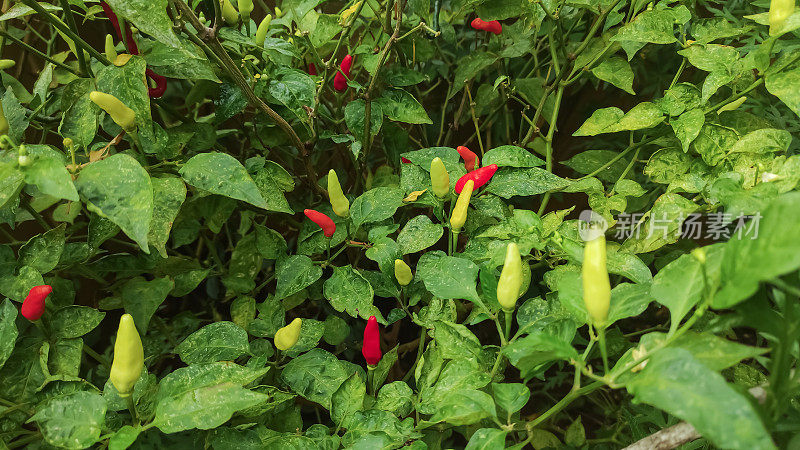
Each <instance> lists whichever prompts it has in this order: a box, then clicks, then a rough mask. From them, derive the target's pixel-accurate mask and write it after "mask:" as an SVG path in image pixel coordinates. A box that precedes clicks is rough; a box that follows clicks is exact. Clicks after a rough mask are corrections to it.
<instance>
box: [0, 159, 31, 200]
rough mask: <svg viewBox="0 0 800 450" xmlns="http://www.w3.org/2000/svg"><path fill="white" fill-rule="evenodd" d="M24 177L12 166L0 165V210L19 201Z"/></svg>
mask: <svg viewBox="0 0 800 450" xmlns="http://www.w3.org/2000/svg"><path fill="white" fill-rule="evenodd" d="M24 179H25V177H24V175H23V174H22V172H20V171H19V169H17V168H16V167H14V165H13V164H5V163H0V208H2V207H4V206H6V205H7V204H10V203H11V202H12V201H13V200H14V199H17V200H19V197H18V196H19V191H20V190H21V189H22V187H23V185H24Z"/></svg>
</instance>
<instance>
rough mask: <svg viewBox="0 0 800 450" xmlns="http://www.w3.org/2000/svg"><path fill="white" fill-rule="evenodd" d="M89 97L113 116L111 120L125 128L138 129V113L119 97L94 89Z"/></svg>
mask: <svg viewBox="0 0 800 450" xmlns="http://www.w3.org/2000/svg"><path fill="white" fill-rule="evenodd" d="M89 98H90V99H91V100H92V101H93V102H94V103H95V104H96V105H97V106H99V107H100V108H102V109H103V111H105V112H106V113H107V114H108V115H109V116H111V120H113V121H114V122H115V123H116V124H117V125H119V126H120V127H122V129H123V130H125V131H128V132H130V131H134V130H135V129H136V113H134V112H133V110H132V109H130V108H128V107H127V106H125V104H124V103H122V102H121V101H120V100H119V99H118V98H117V97H114V96H113V95H111V94H106V93H105V92H99V91H92V92H91V93H89Z"/></svg>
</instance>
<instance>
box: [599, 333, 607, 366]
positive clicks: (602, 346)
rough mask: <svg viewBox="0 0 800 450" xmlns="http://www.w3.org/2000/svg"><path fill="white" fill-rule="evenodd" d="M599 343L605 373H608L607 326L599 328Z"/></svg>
mask: <svg viewBox="0 0 800 450" xmlns="http://www.w3.org/2000/svg"><path fill="white" fill-rule="evenodd" d="M597 343H598V344H599V345H600V355H602V357H603V374H608V350H607V349H606V328H605V327H599V328H598V329H597Z"/></svg>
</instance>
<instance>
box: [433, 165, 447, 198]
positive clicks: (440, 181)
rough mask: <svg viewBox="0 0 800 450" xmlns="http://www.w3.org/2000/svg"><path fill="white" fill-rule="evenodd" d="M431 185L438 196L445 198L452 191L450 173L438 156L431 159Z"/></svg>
mask: <svg viewBox="0 0 800 450" xmlns="http://www.w3.org/2000/svg"><path fill="white" fill-rule="evenodd" d="M431 186H432V187H433V193H434V194H436V196H437V197H439V198H443V197H444V196H445V195H447V193H448V192H450V174H448V173H447V169H446V168H445V167H444V162H442V158H439V157H438V156H437V157H436V158H433V161H431Z"/></svg>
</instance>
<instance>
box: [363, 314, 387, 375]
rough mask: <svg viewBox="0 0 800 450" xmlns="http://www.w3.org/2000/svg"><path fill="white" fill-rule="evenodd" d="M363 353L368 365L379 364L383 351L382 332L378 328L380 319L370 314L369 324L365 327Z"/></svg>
mask: <svg viewBox="0 0 800 450" xmlns="http://www.w3.org/2000/svg"><path fill="white" fill-rule="evenodd" d="M361 354H362V355H364V359H365V360H366V361H367V365H370V366H375V365H377V364H378V363H379V362H380V360H381V357H382V356H383V353H381V332H380V329H379V328H378V319H376V318H375V316H369V320H367V326H366V327H364V343H363V345H362V346H361Z"/></svg>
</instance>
